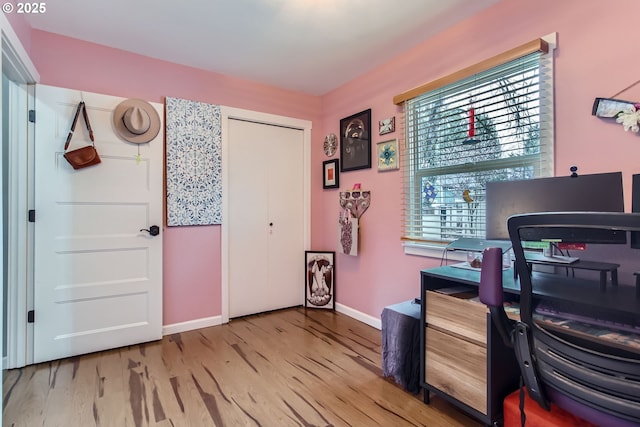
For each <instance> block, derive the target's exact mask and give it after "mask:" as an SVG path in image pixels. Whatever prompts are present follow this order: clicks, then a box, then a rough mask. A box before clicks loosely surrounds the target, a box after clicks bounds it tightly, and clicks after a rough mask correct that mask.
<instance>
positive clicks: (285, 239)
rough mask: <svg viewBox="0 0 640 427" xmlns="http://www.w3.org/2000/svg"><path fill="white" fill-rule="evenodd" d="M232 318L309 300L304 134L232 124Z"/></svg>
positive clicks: (230, 162)
mask: <svg viewBox="0 0 640 427" xmlns="http://www.w3.org/2000/svg"><path fill="white" fill-rule="evenodd" d="M228 161H229V163H228V164H229V171H228V174H229V215H228V218H225V219H224V221H228V226H229V317H231V318H233V317H239V316H245V315H249V314H255V313H260V312H264V311H269V310H275V309H280V308H286V307H292V306H296V305H300V304H302V303H303V301H304V217H303V215H304V209H303V207H304V200H303V197H304V191H303V185H304V183H303V171H304V162H303V132H302V131H301V130H298V129H291V128H286V127H280V126H273V125H267V124H262V123H254V122H247V121H241V120H230V122H229V160H228Z"/></svg>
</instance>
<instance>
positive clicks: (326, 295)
mask: <svg viewBox="0 0 640 427" xmlns="http://www.w3.org/2000/svg"><path fill="white" fill-rule="evenodd" d="M335 257H336V253H335V252H324V251H320V252H319V251H305V252H304V266H305V272H306V274H305V278H306V279H305V281H306V283H305V297H304V306H305V307H309V308H323V309H329V310H333V309H334V308H335V293H336V281H335V265H334V263H335Z"/></svg>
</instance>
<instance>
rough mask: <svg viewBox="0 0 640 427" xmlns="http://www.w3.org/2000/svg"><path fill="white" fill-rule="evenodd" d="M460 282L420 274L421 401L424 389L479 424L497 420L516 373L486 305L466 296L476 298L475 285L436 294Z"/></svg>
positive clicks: (515, 383) (515, 384)
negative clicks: (459, 291) (464, 289)
mask: <svg viewBox="0 0 640 427" xmlns="http://www.w3.org/2000/svg"><path fill="white" fill-rule="evenodd" d="M436 270H437V269H436ZM454 273H455V271H454ZM461 275H462V277H463V278H467V279H468V278H469V277H471V278H473V276H468V275H467V274H466V273H461ZM461 283H465V281H464V280H462V281H459V280H456V278H455V276H454V277H440V276H438V275H437V274H435V275H434V274H432V272H431V271H430V270H424V271H423V272H422V295H423V304H422V316H421V325H422V326H423V333H422V334H421V340H422V345H421V353H422V354H421V359H420V360H421V378H422V380H423V381H422V384H421V385H422V386H423V387H424V389H425V390H424V400H425V403H429V393H430V392H431V393H435V394H437V395H439V396H442V397H443V398H445V399H446V400H448V401H450V402H452V403H453V404H455V405H457V406H458V407H460V408H461V409H462V410H464V411H466V412H468V413H469V414H470V415H472V416H474V417H475V418H477V419H479V420H481V421H482V422H484V423H485V424H498V423H499V422H500V421H501V420H502V401H503V400H504V398H505V397H506V396H507V395H508V394H509V393H510V392H512V391H513V390H515V389H517V388H518V384H519V378H520V371H519V369H518V366H517V363H516V360H515V354H514V353H513V349H511V348H509V347H507V346H506V345H505V344H504V343H503V341H502V338H501V337H500V336H499V334H498V332H497V330H496V329H495V327H494V326H493V325H492V322H491V316H490V315H489V310H488V309H487V307H486V306H485V305H484V304H482V303H480V302H478V301H477V299H476V300H472V298H473V297H474V296H477V283H476V284H475V287H474V286H472V285H470V286H469V287H468V288H467V292H462V293H453V294H446V293H442V291H444V290H445V288H452V287H456V288H459V287H460V285H461Z"/></svg>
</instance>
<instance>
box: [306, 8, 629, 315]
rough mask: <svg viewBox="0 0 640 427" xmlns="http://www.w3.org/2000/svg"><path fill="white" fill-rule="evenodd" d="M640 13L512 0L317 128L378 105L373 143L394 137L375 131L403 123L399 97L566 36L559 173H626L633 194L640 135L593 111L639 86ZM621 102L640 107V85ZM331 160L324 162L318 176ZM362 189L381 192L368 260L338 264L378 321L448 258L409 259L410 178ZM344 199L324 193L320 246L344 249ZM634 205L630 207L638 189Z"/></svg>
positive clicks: (372, 77)
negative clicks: (340, 242) (390, 120)
mask: <svg viewBox="0 0 640 427" xmlns="http://www.w3.org/2000/svg"><path fill="white" fill-rule="evenodd" d="M639 13H640V2H638V1H637V0H623V1H621V2H617V3H616V4H615V6H614V5H612V4H608V3H606V2H602V1H600V0H563V1H557V0H537V1H535V2H534V1H528V2H527V1H508V0H507V1H502V2H501V3H498V4H497V5H495V6H493V7H492V8H489V9H487V10H485V11H484V12H482V13H480V14H478V15H476V16H474V17H472V18H471V19H469V20H467V21H465V22H462V23H461V24H459V25H456V26H454V27H452V28H450V29H448V30H446V31H444V32H442V33H440V34H439V35H437V36H436V37H433V38H430V39H428V40H426V41H425V42H424V43H423V44H422V45H421V46H418V47H417V48H415V49H413V50H411V51H408V52H404V53H401V52H400V51H399V52H398V56H397V57H396V58H395V59H394V60H393V61H390V62H389V63H387V64H385V65H383V66H381V67H378V68H376V69H374V70H373V71H371V72H369V73H367V74H365V75H363V76H361V77H359V78H358V79H356V80H355V81H352V82H349V83H347V84H345V85H344V86H342V87H340V88H338V89H336V90H334V91H333V92H331V93H329V94H327V95H325V96H324V97H323V105H324V116H323V121H322V122H321V123H320V126H316V130H318V133H319V134H321V135H326V134H327V133H329V132H335V133H336V134H337V133H338V129H339V121H340V119H341V118H343V117H346V116H349V115H351V114H354V113H357V112H359V111H362V110H364V109H366V108H371V109H372V119H373V123H374V125H373V128H372V132H373V138H372V139H373V140H372V144H375V143H376V142H379V141H382V140H385V139H387V138H388V137H394V136H396V135H395V134H387V135H383V136H377V132H376V131H375V129H377V128H376V125H375V124H376V123H377V121H378V120H380V119H382V118H385V117H389V116H392V115H395V116H396V118H398V117H399V116H400V113H399V112H398V110H397V109H396V107H395V106H394V105H393V102H392V98H393V96H394V95H396V94H399V93H401V92H403V91H405V90H407V89H411V88H413V87H416V86H418V85H420V84H423V83H426V82H429V81H431V80H434V79H436V78H438V77H441V76H443V75H446V74H449V73H451V72H454V71H457V70H459V69H462V68H464V67H467V66H469V65H472V64H474V63H476V62H479V61H481V60H483V59H486V58H489V57H492V56H494V55H496V54H499V53H501V52H504V51H506V50H508V49H511V48H513V47H516V46H518V45H520V44H522V43H525V42H528V41H530V40H533V39H535V38H538V37H541V36H544V35H546V34H549V33H552V32H557V33H558V49H557V51H556V61H555V66H556V68H555V77H556V104H555V108H556V153H555V154H556V155H555V167H556V174H557V175H565V174H568V173H569V167H570V166H571V165H577V166H578V167H579V172H580V173H583V174H586V173H595V172H609V171H620V170H621V171H623V174H624V184H625V188H626V189H630V186H631V174H633V173H640V166H639V164H638V158H640V135H638V134H634V133H631V132H624V130H623V129H622V126H621V125H619V124H615V123H613V122H612V121H611V120H604V119H598V118H596V117H593V116H591V107H592V104H593V100H594V98H595V97H607V96H611V95H613V94H615V93H616V92H618V91H619V90H622V89H623V88H625V87H627V86H628V85H630V84H632V83H633V82H635V81H636V80H638V71H637V70H638V68H637V67H638V66H639V65H640V59H639V57H638V55H637V54H636V51H637V49H636V48H634V47H633V46H634V42H633V41H634V40H637V35H636V28H637V16H638V14H639ZM620 98H621V99H628V100H632V101H640V84H639V85H638V86H636V87H634V88H633V89H632V90H629V91H628V92H625V93H624V94H622V95H620ZM321 160H322V159H320V158H317V157H316V160H315V162H316V165H315V166H314V168H315V169H318V168H320V162H321ZM356 182H360V183H362V186H363V188H367V189H370V190H371V191H372V203H371V207H370V208H369V210H368V211H367V212H366V213H365V214H364V215H363V216H362V218H361V230H360V231H361V234H360V236H361V245H360V253H359V255H358V257H349V256H345V255H338V257H337V260H336V265H337V276H336V281H337V292H338V294H337V295H338V297H337V300H338V302H339V303H341V304H344V305H346V306H349V307H351V308H354V309H356V310H359V311H362V312H364V313H367V314H370V315H371V316H375V317H377V316H379V314H380V313H381V311H382V309H383V308H384V306H385V305H388V304H391V303H395V302H399V301H403V300H407V299H412V298H413V297H415V296H418V295H419V291H420V280H419V270H420V269H423V268H427V267H432V266H437V265H439V263H440V260H439V259H429V258H422V257H415V256H407V255H404V252H403V248H402V245H401V241H400V238H399V237H400V223H401V209H400V204H401V196H400V191H401V172H400V171H397V172H384V173H378V172H377V171H376V169H375V166H374V168H373V169H370V170H366V171H356V172H347V173H343V174H342V175H341V176H340V183H341V187H342V188H343V189H349V188H351V186H352V185H353V183H356ZM314 188H318V187H317V186H316V187H314ZM337 200H338V191H337V190H324V191H321V190H318V191H314V199H313V206H314V213H315V216H314V221H313V244H314V248H316V249H320V248H322V249H335V248H336V246H337V245H336V243H335V235H336V216H337V213H338V206H337ZM626 203H627V207H630V198H629V193H628V191H627V193H626Z"/></svg>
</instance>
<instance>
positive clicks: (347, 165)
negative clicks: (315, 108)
mask: <svg viewBox="0 0 640 427" xmlns="http://www.w3.org/2000/svg"><path fill="white" fill-rule="evenodd" d="M370 167H371V109H368V110H365V111H362V112H360V113H357V114H354V115H353V116H349V117H346V118H344V119H342V120H340V171H341V172H346V171H352V170H357V169H368V168H370Z"/></svg>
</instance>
